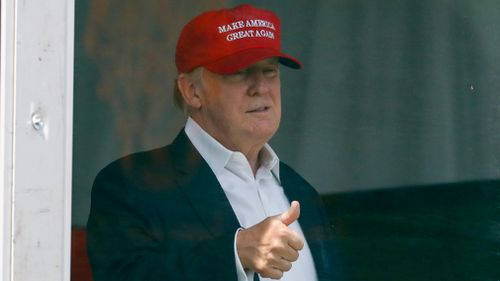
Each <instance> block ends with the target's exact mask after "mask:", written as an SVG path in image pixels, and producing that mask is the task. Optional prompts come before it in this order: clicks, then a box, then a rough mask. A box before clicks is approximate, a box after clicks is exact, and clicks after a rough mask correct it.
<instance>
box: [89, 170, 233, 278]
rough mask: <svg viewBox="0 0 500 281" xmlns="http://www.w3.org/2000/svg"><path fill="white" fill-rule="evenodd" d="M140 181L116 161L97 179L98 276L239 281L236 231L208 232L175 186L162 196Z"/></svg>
mask: <svg viewBox="0 0 500 281" xmlns="http://www.w3.org/2000/svg"><path fill="white" fill-rule="evenodd" d="M139 178H141V177H139ZM141 181H142V179H141V180H139V181H138V180H137V176H131V175H130V174H129V173H127V171H126V170H124V169H123V168H121V167H120V165H117V164H114V165H113V164H112V165H110V166H108V167H107V168H105V169H103V171H101V172H100V173H99V174H98V176H97V177H96V179H95V181H94V185H93V188H92V199H91V200H92V203H91V211H90V215H89V220H88V225H87V231H88V242H87V246H88V254H89V261H90V264H91V267H92V272H93V278H94V280H95V281H115V280H116V281H118V280H120V281H139V280H140V281H149V280H150V281H160V280H174V281H175V280H236V269H235V266H234V254H232V253H233V238H234V233H232V234H231V233H229V234H228V235H220V236H217V237H213V236H210V235H205V234H203V233H204V232H203V231H204V230H203V226H201V225H200V224H199V223H198V222H195V221H194V220H193V219H192V216H189V215H186V213H189V209H188V208H186V207H185V206H184V205H186V204H184V203H185V202H182V201H181V200H180V197H179V196H178V195H177V194H176V191H175V190H174V191H168V193H169V194H168V195H169V196H165V197H161V196H158V193H155V192H149V191H146V192H145V191H144V190H143V189H140V188H138V186H139V185H141V184H143V183H142V182H141ZM158 197H161V200H162V202H161V203H160V202H159V201H160V199H159V198H158ZM163 199H165V200H169V201H167V202H164V200H163ZM181 213H182V214H183V217H176V214H181ZM172 233H173V235H172ZM200 233H202V234H200Z"/></svg>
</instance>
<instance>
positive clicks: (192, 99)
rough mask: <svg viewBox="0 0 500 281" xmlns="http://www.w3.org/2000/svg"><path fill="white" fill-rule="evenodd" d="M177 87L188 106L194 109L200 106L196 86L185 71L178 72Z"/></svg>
mask: <svg viewBox="0 0 500 281" xmlns="http://www.w3.org/2000/svg"><path fill="white" fill-rule="evenodd" d="M177 87H179V91H180V92H181V95H182V98H183V99H184V102H185V103H186V104H187V105H188V106H189V107H192V108H196V109H199V108H200V107H201V99H200V96H199V95H198V92H197V90H198V89H197V86H196V85H195V83H194V82H193V81H191V79H189V77H188V75H186V74H185V73H181V74H179V77H177Z"/></svg>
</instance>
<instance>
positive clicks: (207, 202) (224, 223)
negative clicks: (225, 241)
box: [172, 130, 239, 236]
mask: <svg viewBox="0 0 500 281" xmlns="http://www.w3.org/2000/svg"><path fill="white" fill-rule="evenodd" d="M172 155H173V156H174V166H175V169H176V171H177V172H178V173H179V174H178V177H176V178H177V184H178V185H179V186H180V187H181V189H182V191H183V192H184V194H185V195H186V197H187V198H188V200H189V201H190V202H191V204H192V207H193V208H194V209H195V210H196V212H197V213H198V215H199V217H200V218H201V221H202V222H203V224H204V225H205V226H206V228H207V229H209V230H210V232H211V233H212V235H214V236H220V235H223V234H227V233H229V232H234V231H236V229H237V228H238V227H239V223H238V219H237V218H236V215H235V214H234V212H233V209H232V207H231V204H230V203H229V200H228V199H227V197H226V194H225V193H224V191H223V189H222V187H221V186H220V184H219V181H218V180H217V178H216V177H215V174H214V173H213V172H212V170H211V169H210V167H209V166H208V164H207V163H206V161H205V160H204V159H203V158H202V157H201V155H200V154H199V153H198V151H197V150H196V148H195V147H194V146H193V144H192V143H191V142H190V141H189V138H188V137H187V135H186V134H185V133H184V130H182V131H181V133H179V135H178V136H177V138H176V139H175V140H174V142H173V143H172Z"/></svg>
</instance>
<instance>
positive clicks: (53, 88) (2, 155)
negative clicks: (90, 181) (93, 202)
mask: <svg viewBox="0 0 500 281" xmlns="http://www.w3.org/2000/svg"><path fill="white" fill-rule="evenodd" d="M1 20H2V24H1V27H2V33H1V34H2V48H1V65H2V71H1V78H0V80H1V100H0V183H1V185H2V188H1V191H0V211H1V212H2V213H1V216H0V224H1V225H2V231H1V232H0V235H1V237H0V238H1V245H0V250H1V256H0V259H1V262H0V270H1V278H2V280H16V281H25V280H26V281H28V280H41V281H45V280H47V281H49V280H50V281H57V280H69V270H70V238H71V156H72V153H71V149H72V137H71V136H72V113H73V109H72V103H73V40H74V38H73V37H74V36H73V29H74V1H72V0H44V1H12V0H11V1H9V0H2V17H1ZM34 115H38V116H39V117H40V118H41V120H42V121H43V126H40V128H38V129H36V128H35V127H34V126H33V123H32V119H33V116H34Z"/></svg>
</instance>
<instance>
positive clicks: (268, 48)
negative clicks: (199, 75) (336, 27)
mask: <svg viewBox="0 0 500 281" xmlns="http://www.w3.org/2000/svg"><path fill="white" fill-rule="evenodd" d="M280 32H281V24H280V20H279V18H278V16H276V15H275V14H274V13H273V12H271V11H268V10H263V9H258V8H255V7H253V6H251V5H249V4H244V5H240V6H237V7H235V8H232V9H222V10H216V11H209V12H205V13H203V14H201V15H199V16H197V17H195V18H194V19H192V20H191V21H190V22H189V23H187V24H186V25H185V26H184V28H183V29H182V31H181V34H180V36H179V40H178V41H177V48H176V51H175V64H176V65H177V70H178V71H179V72H190V71H192V70H194V69H195V68H197V67H200V66H203V67H205V68H206V69H208V70H210V71H212V72H215V73H219V74H229V73H234V72H237V71H239V70H241V69H244V68H246V67H248V66H250V65H252V64H254V63H256V62H258V61H260V60H263V59H266V58H271V57H278V60H279V62H280V63H281V64H283V65H285V66H288V67H291V68H295V69H299V68H302V63H300V62H299V61H298V60H297V59H295V58H293V57H292V56H290V55H287V54H285V53H282V52H281V46H280V45H281V44H280Z"/></svg>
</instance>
